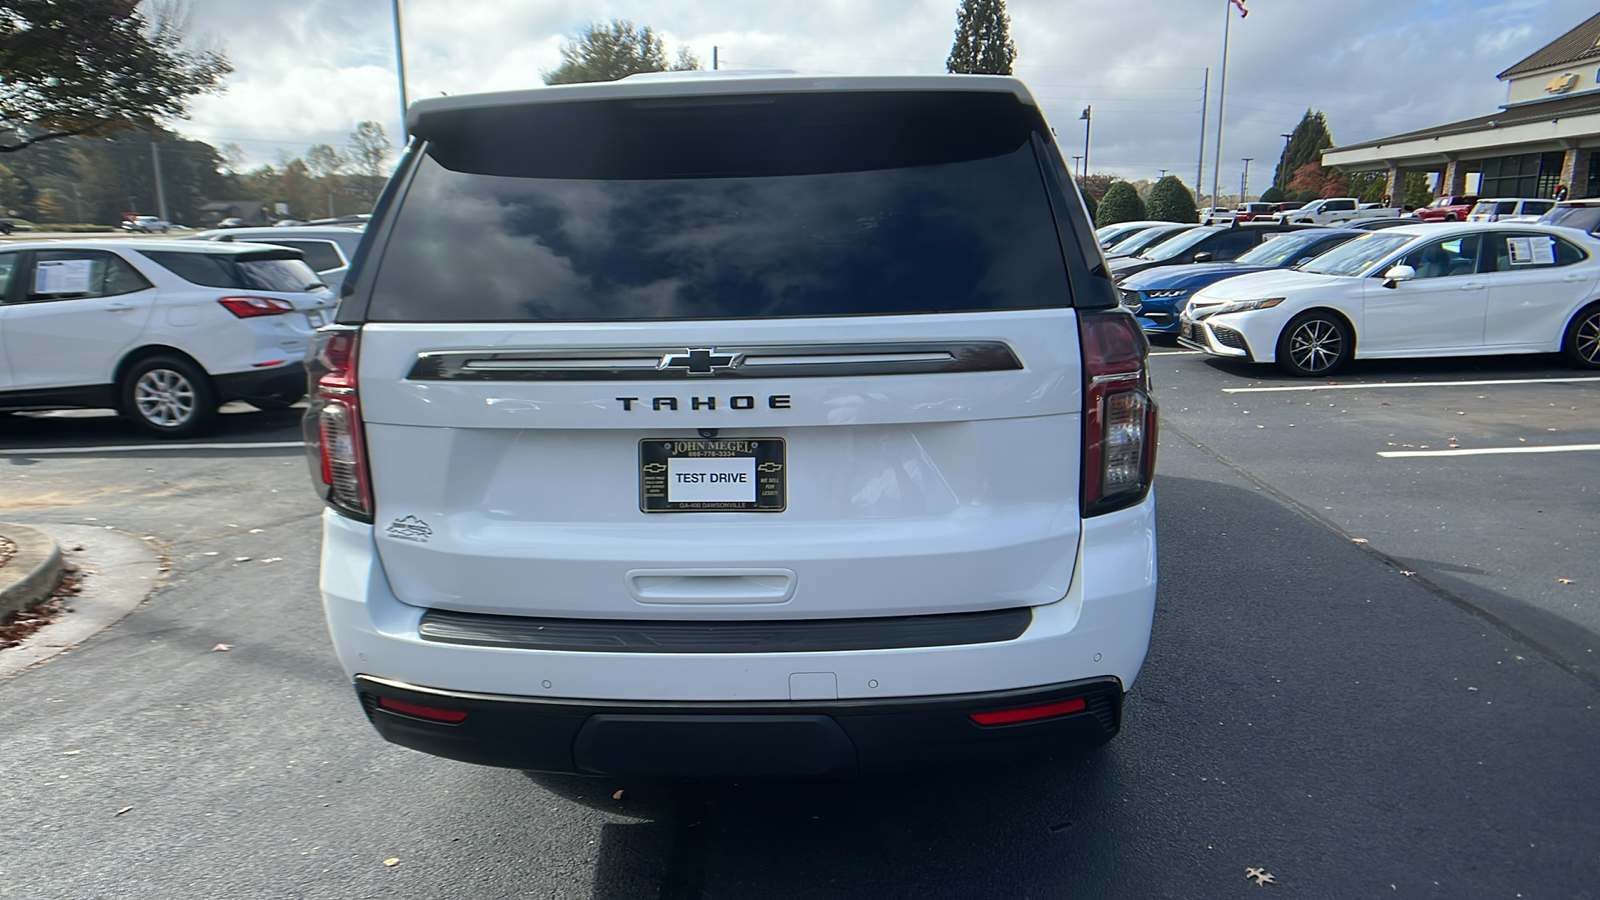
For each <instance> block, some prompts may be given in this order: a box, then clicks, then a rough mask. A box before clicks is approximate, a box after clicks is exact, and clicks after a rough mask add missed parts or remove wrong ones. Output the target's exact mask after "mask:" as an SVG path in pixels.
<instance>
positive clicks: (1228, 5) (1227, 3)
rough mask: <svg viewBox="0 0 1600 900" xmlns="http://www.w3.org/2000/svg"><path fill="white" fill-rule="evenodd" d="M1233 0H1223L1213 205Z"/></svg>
mask: <svg viewBox="0 0 1600 900" xmlns="http://www.w3.org/2000/svg"><path fill="white" fill-rule="evenodd" d="M1233 6H1234V4H1233V0H1223V2H1222V80H1221V81H1220V82H1219V83H1218V84H1217V156H1216V158H1215V159H1214V160H1212V163H1211V205H1212V206H1216V205H1217V182H1218V180H1219V178H1220V177H1221V175H1222V109H1223V104H1224V103H1225V102H1226V101H1227V99H1228V37H1229V31H1230V29H1231V26H1232V25H1233Z"/></svg>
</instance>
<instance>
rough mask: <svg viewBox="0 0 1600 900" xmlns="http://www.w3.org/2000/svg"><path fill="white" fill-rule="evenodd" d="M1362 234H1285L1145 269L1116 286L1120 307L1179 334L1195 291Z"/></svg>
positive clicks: (1157, 329)
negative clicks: (1227, 254)
mask: <svg viewBox="0 0 1600 900" xmlns="http://www.w3.org/2000/svg"><path fill="white" fill-rule="evenodd" d="M1366 233H1367V232H1365V231H1357V230H1355V229H1351V228H1312V229H1307V230H1305V231H1295V232H1288V233H1285V234H1282V235H1279V236H1277V237H1274V238H1272V239H1271V240H1268V241H1264V242H1262V243H1261V245H1260V246H1258V247H1256V248H1254V249H1253V250H1250V251H1249V252H1248V253H1245V254H1243V255H1241V256H1240V257H1239V258H1238V259H1235V260H1233V261H1232V262H1223V263H1192V264H1190V265H1186V266H1165V267H1160V268H1155V269H1147V270H1145V271H1143V272H1137V273H1135V274H1133V275H1129V276H1128V277H1127V278H1125V279H1123V281H1122V283H1121V284H1119V285H1117V287H1118V288H1120V290H1121V295H1122V305H1123V307H1124V308H1126V309H1127V310H1128V311H1129V312H1131V313H1133V314H1134V316H1135V317H1136V318H1137V319H1138V320H1139V324H1140V325H1142V326H1143V327H1144V330H1145V331H1146V332H1147V333H1149V334H1177V333H1178V313H1180V312H1182V311H1183V307H1184V306H1185V305H1186V304H1188V302H1189V297H1190V296H1192V295H1193V294H1194V292H1195V291H1198V290H1200V289H1201V288H1203V287H1206V286H1208V285H1212V284H1215V283H1217V282H1219V281H1221V280H1222V279H1224V278H1232V277H1233V276H1235V275H1243V274H1245V273H1246V272H1260V271H1263V270H1266V269H1287V268H1290V267H1292V266H1297V265H1299V264H1300V263H1303V262H1305V261H1306V260H1308V259H1311V258H1312V257H1315V256H1320V255H1321V254H1323V253H1326V252H1327V251H1329V250H1331V249H1333V248H1334V247H1336V246H1338V245H1340V244H1342V243H1344V242H1345V241H1348V240H1350V239H1351V238H1353V237H1360V236H1361V235H1363V234H1366Z"/></svg>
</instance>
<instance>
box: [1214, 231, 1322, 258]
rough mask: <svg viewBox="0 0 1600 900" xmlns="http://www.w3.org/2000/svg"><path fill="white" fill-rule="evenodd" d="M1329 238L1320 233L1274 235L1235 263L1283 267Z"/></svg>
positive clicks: (1306, 232) (1241, 255)
mask: <svg viewBox="0 0 1600 900" xmlns="http://www.w3.org/2000/svg"><path fill="white" fill-rule="evenodd" d="M1327 237H1328V236H1327V235H1326V234H1324V233H1322V232H1318V231H1304V232H1301V233H1299V234H1283V235H1274V236H1272V239H1271V240H1269V241H1266V242H1265V243H1263V244H1262V245H1261V246H1259V247H1256V248H1255V249H1254V250H1251V251H1249V252H1247V253H1243V254H1240V256H1239V258H1238V259H1236V260H1234V262H1236V263H1238V264H1240V265H1242V266H1281V265H1283V264H1284V263H1286V262H1288V261H1289V260H1291V259H1296V258H1298V257H1300V256H1301V255H1302V254H1301V252H1300V251H1302V250H1304V249H1305V248H1307V247H1309V246H1311V245H1312V244H1315V243H1316V242H1317V241H1321V240H1325V239H1326V238H1327Z"/></svg>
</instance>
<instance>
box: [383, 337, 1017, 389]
mask: <svg viewBox="0 0 1600 900" xmlns="http://www.w3.org/2000/svg"><path fill="white" fill-rule="evenodd" d="M712 354H720V358H730V357H731V360H730V361H729V362H727V363H726V364H724V363H721V362H715V363H711V364H708V365H705V366H696V365H693V364H692V363H691V362H690V359H691V358H692V357H696V356H699V357H704V358H710V355H712ZM1021 368H1022V362H1021V360H1019V359H1017V355H1016V353H1014V352H1012V350H1011V348H1010V347H1009V346H1007V345H1006V344H1004V343H1001V342H999V341H918V342H910V343H868V344H782V345H778V344H773V345H741V346H738V347H733V348H727V347H719V348H717V349H715V350H703V349H698V348H685V347H682V346H678V347H604V348H599V347H596V348H588V349H579V348H563V349H560V350H542V349H526V350H521V349H519V350H499V349H497V350H431V351H427V352H423V353H419V354H417V361H416V363H415V364H414V365H413V366H412V367H411V371H410V372H409V373H407V375H406V379H407V380H408V381H679V380H685V379H691V378H706V377H716V378H828V377H837V376H846V375H924V374H933V373H940V372H1003V371H1012V370H1017V369H1021Z"/></svg>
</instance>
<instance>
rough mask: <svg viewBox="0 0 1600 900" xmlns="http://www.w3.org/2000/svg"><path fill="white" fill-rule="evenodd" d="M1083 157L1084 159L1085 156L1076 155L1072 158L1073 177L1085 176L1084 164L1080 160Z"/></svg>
mask: <svg viewBox="0 0 1600 900" xmlns="http://www.w3.org/2000/svg"><path fill="white" fill-rule="evenodd" d="M1082 159H1083V157H1081V156H1074V157H1073V158H1072V177H1073V178H1078V179H1081V178H1083V174H1082V164H1081V162H1080V161H1081V160H1082Z"/></svg>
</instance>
